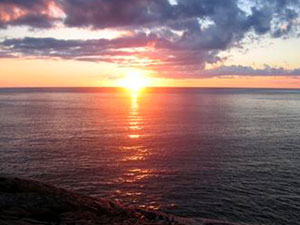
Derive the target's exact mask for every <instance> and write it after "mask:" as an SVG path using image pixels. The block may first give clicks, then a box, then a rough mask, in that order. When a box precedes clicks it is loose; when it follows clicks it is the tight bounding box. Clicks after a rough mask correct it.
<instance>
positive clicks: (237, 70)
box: [202, 65, 300, 77]
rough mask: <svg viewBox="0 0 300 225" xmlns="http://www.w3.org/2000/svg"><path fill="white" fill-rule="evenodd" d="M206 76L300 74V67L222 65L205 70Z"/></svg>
mask: <svg viewBox="0 0 300 225" xmlns="http://www.w3.org/2000/svg"><path fill="white" fill-rule="evenodd" d="M202 74H203V75H204V76H210V77H217V76H300V68H297V69H292V70H289V69H285V68H282V67H277V68H276V67H270V66H268V65H265V66H264V68H262V69H254V68H252V67H250V66H241V65H238V66H221V67H218V68H215V69H210V70H205V71H203V72H202Z"/></svg>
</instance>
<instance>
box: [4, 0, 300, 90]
mask: <svg viewBox="0 0 300 225" xmlns="http://www.w3.org/2000/svg"><path fill="white" fill-rule="evenodd" d="M299 13H300V0H30V1H29V0H0V86H1V87H40V86H43V87H51V86H55V87H58V86H63V87H66V86H118V85H120V84H121V83H122V79H124V78H125V77H126V76H128V75H130V74H136V75H138V76H142V77H143V79H147V85H149V86H193V87H280V88H300V29H299V28H300V14H299Z"/></svg>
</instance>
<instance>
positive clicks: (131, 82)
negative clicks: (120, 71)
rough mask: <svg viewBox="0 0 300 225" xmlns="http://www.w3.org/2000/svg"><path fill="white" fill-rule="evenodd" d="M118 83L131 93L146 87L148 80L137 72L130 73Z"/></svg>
mask: <svg viewBox="0 0 300 225" xmlns="http://www.w3.org/2000/svg"><path fill="white" fill-rule="evenodd" d="M120 83H121V86H123V87H126V88H128V89H130V90H132V91H139V90H140V89H142V88H144V87H146V86H147V85H148V79H147V78H146V77H145V76H144V75H143V74H142V73H140V72H138V71H130V72H128V73H127V75H126V77H125V78H124V79H123V80H121V82H120Z"/></svg>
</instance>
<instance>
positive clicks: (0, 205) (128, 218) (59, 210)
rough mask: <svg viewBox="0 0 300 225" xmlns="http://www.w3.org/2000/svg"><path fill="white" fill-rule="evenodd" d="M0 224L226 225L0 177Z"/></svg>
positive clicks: (27, 181) (46, 185)
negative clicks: (122, 204) (131, 206)
mask: <svg viewBox="0 0 300 225" xmlns="http://www.w3.org/2000/svg"><path fill="white" fill-rule="evenodd" d="M0 224H1V225H98V224H105V225H114V224H120V225H123V224H124V225H125V224H126V225H129V224H130V225H131V224H132V225H133V224H134V225H143V224H145V225H146V224H147V225H156V224H174V225H180V224H182V225H186V224H191V225H193V224H199V225H230V224H229V223H225V222H220V221H212V220H205V219H196V220H193V219H187V218H180V217H175V216H171V215H167V214H164V213H157V212H151V211H146V210H141V209H137V208H128V207H123V206H121V205H120V204H117V203H115V202H112V201H109V200H105V199H98V198H92V197H88V196H84V195H80V194H76V193H73V192H71V191H67V190H65V189H62V188H57V187H53V186H50V185H48V184H44V183H41V182H38V181H33V180H26V179H19V178H12V177H0Z"/></svg>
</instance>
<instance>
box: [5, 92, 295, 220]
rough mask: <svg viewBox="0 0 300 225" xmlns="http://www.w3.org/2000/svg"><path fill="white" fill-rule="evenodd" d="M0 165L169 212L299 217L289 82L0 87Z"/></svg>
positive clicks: (250, 217)
mask: <svg viewBox="0 0 300 225" xmlns="http://www.w3.org/2000/svg"><path fill="white" fill-rule="evenodd" d="M0 173H3V174H12V175H17V176H22V177H29V178H35V179H39V180H42V181H47V182H50V183H52V184H56V185H59V186H61V187H65V188H69V189H73V190H75V191H77V192H79V193H84V194H89V195H91V196H97V197H108V198H111V199H115V200H117V201H121V202H123V203H124V204H126V205H138V206H139V207H144V208H148V209H154V210H157V209H159V210H162V211H165V212H169V213H172V214H176V215H180V216H187V217H194V218H196V217H206V218H217V219H223V220H227V221H236V222H247V223H253V224H278V225H279V224H300V91H299V90H274V89H273V90H266V89H252V90H251V89H149V90H145V91H144V92H141V93H138V94H134V93H129V92H126V91H121V90H117V89H76V88H75V89H0Z"/></svg>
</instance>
